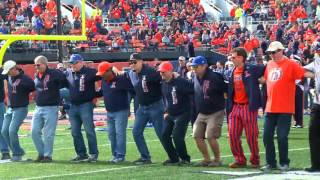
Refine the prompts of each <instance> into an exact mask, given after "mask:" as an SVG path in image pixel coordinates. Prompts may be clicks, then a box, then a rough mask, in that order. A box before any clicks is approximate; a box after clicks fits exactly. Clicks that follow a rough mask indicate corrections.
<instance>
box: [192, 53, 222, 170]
mask: <svg viewBox="0 0 320 180" xmlns="http://www.w3.org/2000/svg"><path fill="white" fill-rule="evenodd" d="M191 66H192V68H193V70H194V72H195V74H196V76H195V77H194V78H193V82H194V91H195V105H196V109H197V112H198V116H197V119H196V121H195V124H194V125H193V137H194V138H195V140H196V143H197V146H198V149H199V150H200V152H201V153H202V156H203V158H204V159H203V161H201V162H200V163H199V164H198V165H199V166H214V167H216V166H221V165H222V163H221V157H220V149H219V144H218V141H217V139H218V138H219V137H220V136H221V128H222V123H223V119H224V109H225V99H224V93H225V92H226V84H225V82H224V79H223V76H222V75H221V74H219V73H217V72H213V71H212V70H210V69H209V68H208V63H207V60H206V59H205V58H204V57H202V56H197V57H195V58H194V59H193V61H192V63H191ZM205 139H207V140H208V143H209V145H210V147H211V149H212V151H213V154H214V157H215V158H214V160H212V161H211V158H210V156H209V153H208V149H207V145H206V143H205Z"/></svg>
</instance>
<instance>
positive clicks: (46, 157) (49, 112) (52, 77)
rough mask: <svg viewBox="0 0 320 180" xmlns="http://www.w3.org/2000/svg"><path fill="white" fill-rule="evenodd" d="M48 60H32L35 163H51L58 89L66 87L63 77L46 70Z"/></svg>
mask: <svg viewBox="0 0 320 180" xmlns="http://www.w3.org/2000/svg"><path fill="white" fill-rule="evenodd" d="M47 63H48V59H47V58H46V57H45V56H38V57H36V58H35V60H34V65H35V68H36V74H35V79H34V83H35V86H36V94H35V102H36V108H35V111H34V114H33V118H32V130H31V132H32V140H33V143H34V145H35V147H36V149H37V151H38V157H37V159H36V160H35V162H42V163H46V162H51V161H52V152H53V144H54V136H55V132H56V127H57V120H58V110H59V102H60V89H61V88H63V87H66V86H67V85H68V82H67V79H66V77H65V75H64V74H63V73H62V72H61V71H59V70H56V69H50V68H48V65H47Z"/></svg>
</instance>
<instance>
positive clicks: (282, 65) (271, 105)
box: [261, 41, 313, 171]
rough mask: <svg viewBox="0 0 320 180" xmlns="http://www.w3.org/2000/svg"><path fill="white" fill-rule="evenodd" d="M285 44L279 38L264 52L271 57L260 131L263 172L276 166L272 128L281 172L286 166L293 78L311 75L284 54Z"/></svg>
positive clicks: (266, 76) (311, 75) (291, 110)
mask: <svg viewBox="0 0 320 180" xmlns="http://www.w3.org/2000/svg"><path fill="white" fill-rule="evenodd" d="M284 49H285V48H284V46H283V45H282V43H280V42H278V41H274V42H272V43H271V44H270V45H269V47H268V49H267V52H268V53H269V54H270V56H271V59H272V60H271V61H269V62H268V64H267V67H266V70H265V74H264V80H263V81H265V83H266V85H267V104H266V109H265V111H266V116H265V123H264V132H263V143H264V146H265V149H266V166H264V167H262V168H261V170H263V171H271V170H274V169H276V168H277V161H276V154H275V153H276V152H275V147H274V141H273V138H274V131H275V129H277V137H278V138H277V139H278V145H279V146H278V149H279V159H280V167H279V169H280V170H281V171H287V170H288V169H289V163H290V160H289V158H288V135H289V131H290V126H291V117H292V114H293V113H294V110H295V109H294V105H295V104H294V102H295V88H296V86H295V81H296V80H300V79H302V78H303V77H313V74H312V73H310V72H305V71H304V69H303V67H302V66H301V65H299V64H298V63H296V62H295V61H293V60H290V59H289V58H287V57H286V56H284V54H283V51H284Z"/></svg>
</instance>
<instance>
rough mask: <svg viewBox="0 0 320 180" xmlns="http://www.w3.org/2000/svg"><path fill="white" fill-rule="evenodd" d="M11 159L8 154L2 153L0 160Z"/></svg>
mask: <svg viewBox="0 0 320 180" xmlns="http://www.w3.org/2000/svg"><path fill="white" fill-rule="evenodd" d="M8 159H11V156H10V153H2V157H1V160H8Z"/></svg>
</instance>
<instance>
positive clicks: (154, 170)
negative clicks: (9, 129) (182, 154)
mask: <svg viewBox="0 0 320 180" xmlns="http://www.w3.org/2000/svg"><path fill="white" fill-rule="evenodd" d="M129 124H132V121H130V123H129ZM308 124H309V118H308V117H307V116H305V125H306V126H307V125H308ZM262 125H263V120H262V119H260V120H259V129H260V135H259V143H260V144H259V146H260V153H261V154H260V155H261V162H262V163H261V164H262V165H263V164H264V162H265V161H264V159H265V157H264V147H263V144H262V131H261V129H262ZM57 129H58V130H57V135H56V139H55V146H54V155H53V159H54V162H53V163H50V164H41V163H33V162H19V163H5V164H0V179H184V180H185V179H190V180H191V179H192V180H194V179H229V178H232V177H233V176H227V175H213V174H205V173H201V171H204V170H210V171H216V170H217V171H218V170H219V171H222V170H223V171H239V170H240V171H254V170H252V169H250V168H243V169H236V170H232V169H229V168H227V165H228V164H229V163H231V162H233V157H232V154H231V151H230V148H229V143H228V139H227V126H226V124H224V126H223V135H222V137H221V138H220V139H219V143H220V147H221V154H222V160H223V164H224V167H220V168H200V167H193V166H189V167H186V166H183V167H179V166H163V165H162V161H164V160H166V159H167V156H166V154H165V151H164V150H163V148H162V146H161V145H160V142H159V141H158V139H157V137H156V135H155V132H154V130H153V129H152V128H146V130H145V137H146V140H147V143H148V147H149V150H150V152H151V155H152V161H153V162H154V164H152V165H147V166H136V165H133V164H132V163H130V162H132V161H133V160H136V159H137V158H138V157H139V155H138V151H137V149H136V146H135V143H134V141H133V138H132V133H131V129H128V130H127V134H128V136H127V157H126V160H127V162H125V163H123V164H117V165H112V164H108V163H107V160H109V159H110V157H111V153H110V144H109V141H108V138H107V132H101V131H97V137H98V146H99V151H100V155H99V161H98V162H97V163H70V162H69V160H70V159H71V158H73V157H74V156H75V152H74V148H73V143H72V138H71V135H70V131H69V130H67V129H66V126H63V125H59V126H58V128H57ZM28 133H29V132H27V131H21V134H24V135H26V134H28ZM190 134H191V127H189V129H188V133H187V137H186V142H187V149H188V152H189V154H190V156H191V158H192V162H197V161H199V160H201V159H202V157H201V155H200V152H198V150H197V147H196V145H195V143H194V140H193V138H192V137H191V136H190ZM20 142H21V144H22V147H23V148H24V149H25V151H26V155H25V157H26V158H32V159H34V158H36V156H37V152H36V150H35V147H34V145H33V143H32V140H31V138H30V137H29V136H27V137H25V138H21V141H20ZM243 147H244V150H245V152H246V153H247V158H249V154H248V152H249V151H248V146H247V143H246V141H245V139H243ZM289 149H290V150H289V151H290V152H289V156H290V159H291V164H290V166H291V167H292V168H297V169H302V168H304V167H307V166H309V162H310V157H309V156H310V155H309V145H308V129H307V128H303V129H291V132H290V137H289Z"/></svg>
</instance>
